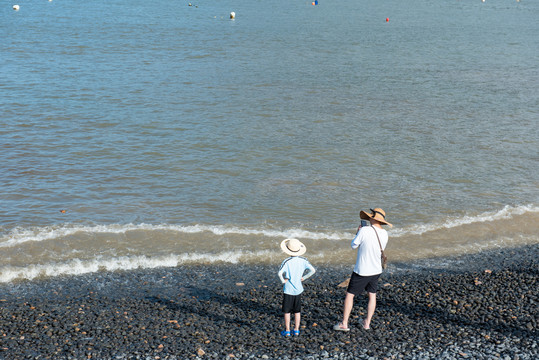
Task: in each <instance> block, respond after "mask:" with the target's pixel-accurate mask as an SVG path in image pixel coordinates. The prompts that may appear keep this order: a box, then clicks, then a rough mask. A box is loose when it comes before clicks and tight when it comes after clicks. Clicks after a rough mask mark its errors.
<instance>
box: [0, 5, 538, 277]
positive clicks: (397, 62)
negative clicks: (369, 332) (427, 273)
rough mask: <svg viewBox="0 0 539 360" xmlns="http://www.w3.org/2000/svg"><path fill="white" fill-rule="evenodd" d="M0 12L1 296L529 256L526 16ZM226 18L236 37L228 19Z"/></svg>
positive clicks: (335, 8)
mask: <svg viewBox="0 0 539 360" xmlns="http://www.w3.org/2000/svg"><path fill="white" fill-rule="evenodd" d="M12 5H13V4H11V3H9V4H4V5H3V6H1V7H0V17H1V21H0V35H1V38H2V40H1V41H0V99H1V100H0V164H1V166H0V185H1V191H0V249H1V252H2V257H1V258H0V281H1V282H11V281H18V280H21V279H36V278H43V277H47V276H61V275H64V274H75V275H76V274H82V273H88V272H96V271H114V270H122V269H133V268H152V267H160V266H178V265H181V264H191V263H211V262H228V263H240V262H241V263H259V262H264V263H275V264H278V263H280V261H281V260H282V258H283V256H284V255H283V254H282V253H281V252H280V248H279V243H280V242H281V241H282V240H283V239H285V238H287V237H297V238H299V239H300V240H301V241H303V242H304V243H305V244H306V246H307V249H308V252H307V254H306V255H307V256H308V257H309V259H310V260H311V262H313V263H314V264H317V265H319V266H323V264H347V263H349V264H350V265H351V264H353V262H354V258H355V254H354V251H353V250H351V249H350V247H349V243H350V240H351V239H352V238H353V236H354V233H355V231H356V229H357V225H358V223H359V218H358V213H359V211H360V210H368V209H369V208H372V207H382V208H383V209H384V210H385V211H386V212H387V220H388V221H389V222H391V223H392V224H393V225H394V227H393V228H387V229H388V231H389V236H390V242H389V245H388V248H387V252H388V256H389V258H390V260H391V261H393V262H396V261H411V260H414V259H426V258H435V257H438V256H448V255H458V254H465V253H473V252H479V251H483V250H485V249H490V248H496V247H502V248H503V247H514V246H520V245H526V244H536V243H538V242H539V191H538V190H539V171H538V165H539V151H538V150H539V146H538V145H539V144H538V142H539V126H538V125H539V92H538V91H537V89H538V88H539V67H538V64H539V36H538V34H539V22H538V21H537V18H538V17H539V2H537V1H531V0H521V1H516V0H487V1H486V2H482V1H479V0H409V1H399V0H362V1H357V0H333V1H330V0H326V1H324V0H320V1H319V2H318V5H312V2H310V1H301V0H294V1H291V0H275V1H262V0H256V1H253V0H237V1H229V0H219V1H209V0H201V1H196V0H195V1H191V2H188V1H181V0H155V1H142V0H131V1H121V0H109V1H103V0H87V1H69V0H54V1H45V0H29V1H24V2H21V3H20V9H19V10H18V11H14V10H13V8H12ZM232 11H233V12H235V14H236V17H235V19H230V13H231V12H232Z"/></svg>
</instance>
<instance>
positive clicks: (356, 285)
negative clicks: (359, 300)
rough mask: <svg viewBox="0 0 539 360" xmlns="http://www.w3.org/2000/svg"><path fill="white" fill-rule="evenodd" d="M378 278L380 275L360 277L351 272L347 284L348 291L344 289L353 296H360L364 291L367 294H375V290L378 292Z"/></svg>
mask: <svg viewBox="0 0 539 360" xmlns="http://www.w3.org/2000/svg"><path fill="white" fill-rule="evenodd" d="M379 277H380V274H378V275H372V276H361V275H358V274H356V273H355V272H352V277H351V278H350V283H349V284H348V289H346V291H347V292H349V293H350V294H354V295H355V296H358V295H360V294H362V293H363V292H364V291H365V290H366V291H367V292H370V293H373V294H376V290H378V278H379Z"/></svg>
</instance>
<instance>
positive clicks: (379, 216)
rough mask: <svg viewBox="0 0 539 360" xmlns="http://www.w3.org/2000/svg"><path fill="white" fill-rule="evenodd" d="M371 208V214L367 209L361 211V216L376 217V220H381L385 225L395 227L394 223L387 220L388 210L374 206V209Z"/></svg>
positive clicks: (365, 217)
mask: <svg viewBox="0 0 539 360" xmlns="http://www.w3.org/2000/svg"><path fill="white" fill-rule="evenodd" d="M369 210H370V214H369V213H367V212H366V211H363V210H361V211H360V212H359V218H360V219H363V220H370V219H374V220H376V221H379V222H380V223H381V224H383V225H389V226H391V227H393V225H391V224H390V223H388V222H387V221H386V212H385V211H384V210H382V209H380V208H374V209H369Z"/></svg>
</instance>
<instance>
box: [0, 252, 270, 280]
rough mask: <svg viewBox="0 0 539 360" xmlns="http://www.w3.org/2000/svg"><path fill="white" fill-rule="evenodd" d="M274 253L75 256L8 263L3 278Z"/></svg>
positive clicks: (235, 259) (227, 259) (0, 275)
mask: <svg viewBox="0 0 539 360" xmlns="http://www.w3.org/2000/svg"><path fill="white" fill-rule="evenodd" d="M269 255H271V254H270V252H268V251H267V250H266V251H260V252H255V253H248V252H247V253H245V252H222V253H218V254H178V255H167V256H155V257H149V256H122V257H117V258H107V259H102V258H101V259H100V258H97V259H90V260H80V259H73V260H70V261H67V262H65V263H53V264H46V265H43V264H34V265H29V266H26V267H12V266H6V267H3V268H0V282H11V281H13V280H22V279H26V280H32V279H35V278H37V277H54V276H61V275H83V274H88V273H95V272H98V271H116V270H134V269H153V268H158V267H175V266H178V265H181V264H190V263H215V262H225V263H232V264H236V263H238V262H239V261H240V260H241V259H242V258H244V257H246V258H248V257H263V256H269Z"/></svg>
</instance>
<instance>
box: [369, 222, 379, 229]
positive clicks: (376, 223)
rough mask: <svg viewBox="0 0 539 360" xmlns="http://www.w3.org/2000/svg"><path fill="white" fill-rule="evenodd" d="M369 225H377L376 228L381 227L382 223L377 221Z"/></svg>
mask: <svg viewBox="0 0 539 360" xmlns="http://www.w3.org/2000/svg"><path fill="white" fill-rule="evenodd" d="M371 225H372V226H374V227H377V228H378V229H382V225H381V224H380V223H379V222H375V223H372V224H371Z"/></svg>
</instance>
